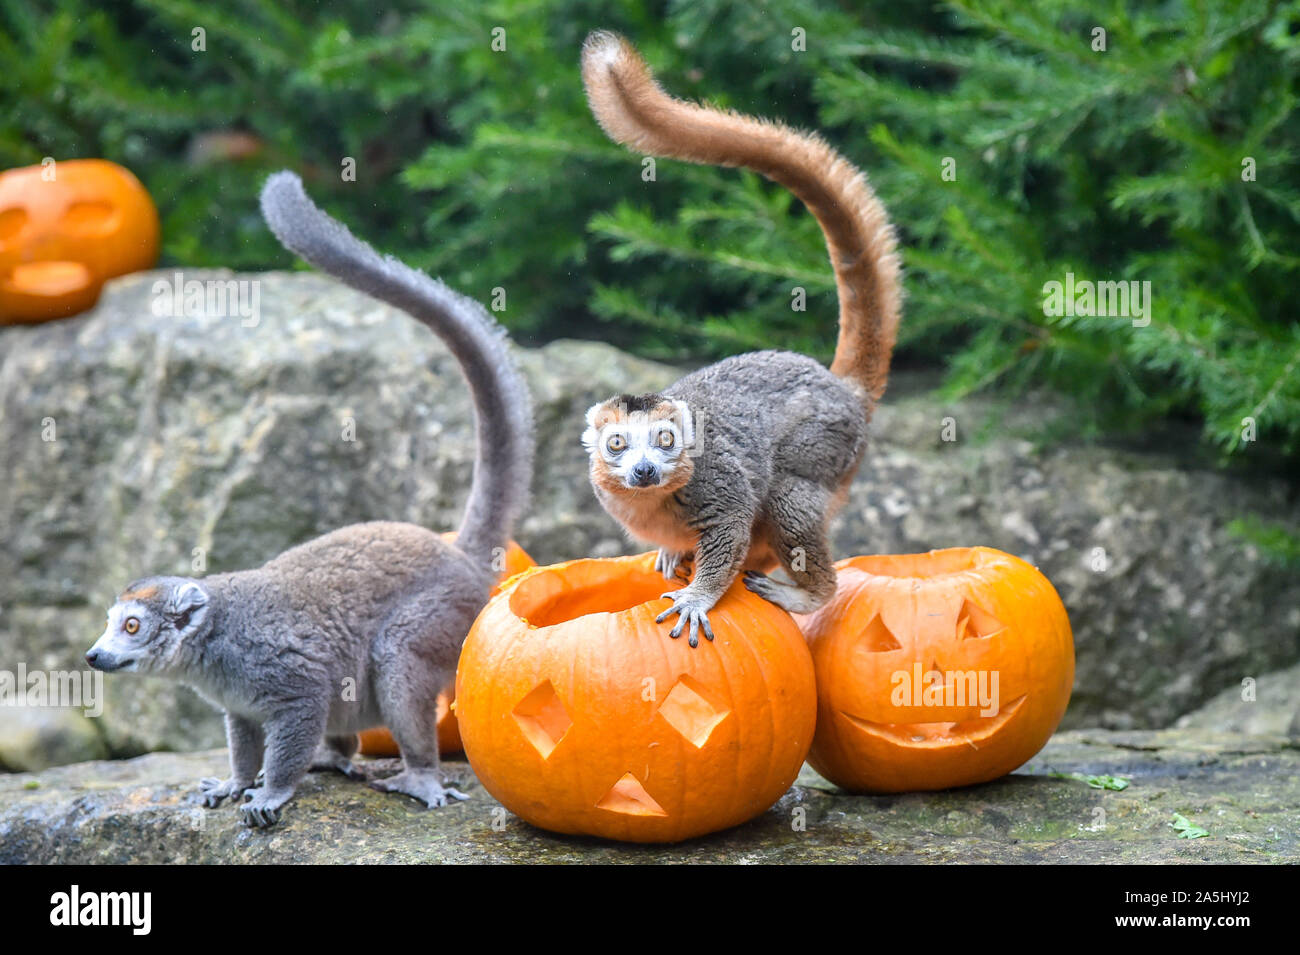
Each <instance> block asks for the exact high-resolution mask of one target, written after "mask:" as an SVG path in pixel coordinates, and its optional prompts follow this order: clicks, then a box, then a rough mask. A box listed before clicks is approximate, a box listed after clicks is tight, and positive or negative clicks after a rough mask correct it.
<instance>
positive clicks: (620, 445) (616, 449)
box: [605, 434, 627, 454]
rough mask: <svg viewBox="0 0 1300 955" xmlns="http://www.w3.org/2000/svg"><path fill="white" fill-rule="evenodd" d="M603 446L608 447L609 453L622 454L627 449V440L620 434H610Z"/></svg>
mask: <svg viewBox="0 0 1300 955" xmlns="http://www.w3.org/2000/svg"><path fill="white" fill-rule="evenodd" d="M605 447H607V448H608V449H609V453H610V454H622V453H623V451H625V450H626V449H627V441H625V440H624V439H623V436H622V435H621V434H615V435H610V438H609V440H608V441H606V442H605Z"/></svg>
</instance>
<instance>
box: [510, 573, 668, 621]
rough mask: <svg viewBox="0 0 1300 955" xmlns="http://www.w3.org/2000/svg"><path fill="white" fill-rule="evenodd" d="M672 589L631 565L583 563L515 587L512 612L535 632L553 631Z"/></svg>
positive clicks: (656, 575) (655, 575) (657, 576)
mask: <svg viewBox="0 0 1300 955" xmlns="http://www.w3.org/2000/svg"><path fill="white" fill-rule="evenodd" d="M671 589H673V588H672V585H670V584H669V583H668V582H667V581H665V580H664V578H663V575H662V574H660V573H659V572H658V571H655V570H653V569H652V570H642V569H637V568H635V567H629V566H628V563H627V562H626V561H602V560H578V561H572V562H570V563H568V564H564V565H562V566H560V567H556V568H555V569H553V570H546V571H542V572H540V573H535V574H533V575H532V576H530V577H529V578H528V579H527V580H524V581H523V582H521V583H520V584H519V586H517V587H516V588H515V591H514V593H513V594H511V596H510V611H511V612H512V613H513V614H515V616H517V617H518V618H519V619H520V620H523V621H524V622H525V623H527V624H528V625H529V626H531V627H538V628H540V627H553V626H555V625H556V624H560V623H567V622H569V621H570V620H577V619H578V618H579V617H586V616H589V615H591V614H595V613H622V612H623V611H625V610H631V609H632V608H633V607H639V606H640V605H641V604H644V603H649V602H650V601H652V600H657V599H658V598H659V595H660V594H662V593H664V592H665V591H667V590H671Z"/></svg>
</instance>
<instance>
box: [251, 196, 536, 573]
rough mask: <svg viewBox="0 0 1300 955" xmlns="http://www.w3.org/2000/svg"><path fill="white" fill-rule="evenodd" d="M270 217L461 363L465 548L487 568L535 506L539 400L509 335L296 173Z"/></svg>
mask: <svg viewBox="0 0 1300 955" xmlns="http://www.w3.org/2000/svg"><path fill="white" fill-rule="evenodd" d="M262 216H263V218H265V219H266V223H267V225H268V226H270V228H271V231H272V232H274V233H275V236H276V238H278V239H279V240H280V242H281V244H283V245H284V246H285V248H287V249H289V250H290V251H292V252H295V253H297V254H298V255H299V256H301V257H302V258H303V259H305V260H306V261H308V262H310V263H311V264H312V265H314V266H316V268H318V269H320V270H321V271H323V272H328V273H329V274H330V275H333V276H334V277H335V278H337V279H339V280H340V281H342V282H343V283H345V284H346V285H349V286H351V287H352V288H354V289H357V290H358V291H361V292H365V293H366V294H368V295H371V296H373V297H374V298H377V299H379V300H381V301H384V302H387V303H388V304H390V305H393V306H396V307H397V308H400V309H402V310H403V311H404V312H407V313H409V314H410V315H412V316H414V317H415V318H417V319H419V320H420V321H421V322H423V323H424V324H425V325H428V326H429V328H430V329H432V330H433V333H434V334H435V335H437V336H438V337H439V338H441V339H442V340H443V341H444V342H445V343H446V344H447V348H448V349H449V350H450V351H451V353H452V355H453V356H455V358H456V360H457V361H458V362H459V363H460V367H461V371H462V373H463V374H464V376H465V380H466V381H467V382H468V383H469V388H470V393H471V395H472V397H473V400H474V410H475V417H476V420H477V432H478V436H477V437H478V450H477V456H476V457H475V462H474V479H473V483H472V485H471V487H470V494H469V501H468V503H467V504H466V507H465V516H464V518H463V519H462V520H461V525H460V531H459V536H458V539H457V545H458V546H459V547H460V548H461V549H462V550H463V551H465V553H467V554H469V555H470V557H472V558H474V559H475V560H481V561H483V562H484V563H487V562H489V561H490V560H491V559H492V557H493V556H494V555H493V551H494V550H495V548H497V547H504V546H506V543H507V541H508V540H509V538H510V535H511V534H512V533H513V530H514V527H515V522H516V520H518V518H519V516H520V515H521V514H522V513H523V510H524V508H525V507H526V506H527V503H528V492H529V486H530V484H531V483H532V476H533V453H534V442H533V411H532V399H531V397H530V395H529V392H528V386H527V384H526V383H525V382H524V380H523V378H522V376H521V375H520V374H519V372H518V370H517V369H516V368H515V365H514V362H513V361H512V360H511V358H510V354H509V351H508V349H507V345H506V336H505V332H504V330H503V329H502V328H501V326H499V325H498V324H497V323H496V322H495V321H493V319H492V317H491V316H490V315H489V314H488V312H487V310H486V309H484V308H483V306H482V305H480V304H479V303H478V302H476V301H474V300H473V299H470V298H466V297H465V296H464V295H461V294H460V293H458V292H454V291H452V290H451V289H449V288H448V287H447V286H446V285H444V284H443V283H442V282H440V281H438V280H437V279H434V278H430V277H429V276H427V275H425V274H424V273H423V272H419V271H416V270H415V269H413V268H411V267H410V266H407V265H404V264H403V263H401V262H399V261H397V260H396V259H394V258H392V257H391V256H381V255H380V254H379V253H377V252H376V251H375V250H374V249H372V248H371V247H370V246H369V245H367V244H366V243H364V242H362V241H361V240H360V239H358V238H356V237H355V236H353V235H352V233H351V232H349V231H348V230H347V228H346V227H345V226H344V225H343V224H342V223H339V222H336V221H335V220H334V219H332V218H330V217H329V216H328V215H326V214H325V213H324V212H322V211H321V210H320V209H318V208H317V207H316V206H315V204H313V203H312V201H311V199H309V198H308V197H307V193H306V192H305V191H304V190H303V187H302V180H300V179H299V178H298V177H297V176H296V175H294V174H293V173H291V172H277V173H275V174H274V175H272V176H271V177H270V178H269V179H268V180H267V181H266V185H265V186H263V187H262Z"/></svg>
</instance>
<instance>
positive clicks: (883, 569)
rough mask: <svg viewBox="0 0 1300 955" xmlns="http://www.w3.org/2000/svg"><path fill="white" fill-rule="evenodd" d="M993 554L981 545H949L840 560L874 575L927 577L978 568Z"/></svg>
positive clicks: (990, 559) (961, 572)
mask: <svg viewBox="0 0 1300 955" xmlns="http://www.w3.org/2000/svg"><path fill="white" fill-rule="evenodd" d="M994 557H995V555H994V554H992V553H990V552H988V551H985V550H984V548H981V547H949V548H947V549H945V550H932V551H929V552H928V553H925V554H876V555H869V556H865V557H854V558H853V559H851V560H848V561H845V562H844V563H845V564H846V565H847V566H849V567H852V568H853V569H854V570H860V571H862V572H863V573H864V574H871V575H873V576H875V577H902V578H915V579H920V580H929V579H933V578H936V577H948V576H951V575H953V574H963V573H967V572H969V571H972V570H979V569H980V568H982V567H984V566H985V565H987V564H988V563H990V562H992V560H993V559H994Z"/></svg>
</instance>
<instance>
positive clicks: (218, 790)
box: [199, 776, 257, 809]
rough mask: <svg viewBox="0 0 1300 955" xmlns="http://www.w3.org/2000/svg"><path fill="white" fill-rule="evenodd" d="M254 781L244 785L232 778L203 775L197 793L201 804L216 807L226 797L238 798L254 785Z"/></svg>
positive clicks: (210, 807) (211, 807)
mask: <svg viewBox="0 0 1300 955" xmlns="http://www.w3.org/2000/svg"><path fill="white" fill-rule="evenodd" d="M256 785H257V784H256V783H255V782H254V783H250V784H248V785H244V784H243V783H239V782H236V781H235V780H234V779H219V778H218V777H216V776H204V777H203V778H202V779H200V780H199V795H200V796H201V797H202V799H203V805H204V806H206V807H207V808H209V809H216V808H217V807H218V806H220V805H221V804H222V803H223V802H224V801H225V800H227V799H236V800H238V799H239V798H240V796H242V795H243V794H244V793H245V792H247V791H249V790H251V789H253V788H255V787H256Z"/></svg>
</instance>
